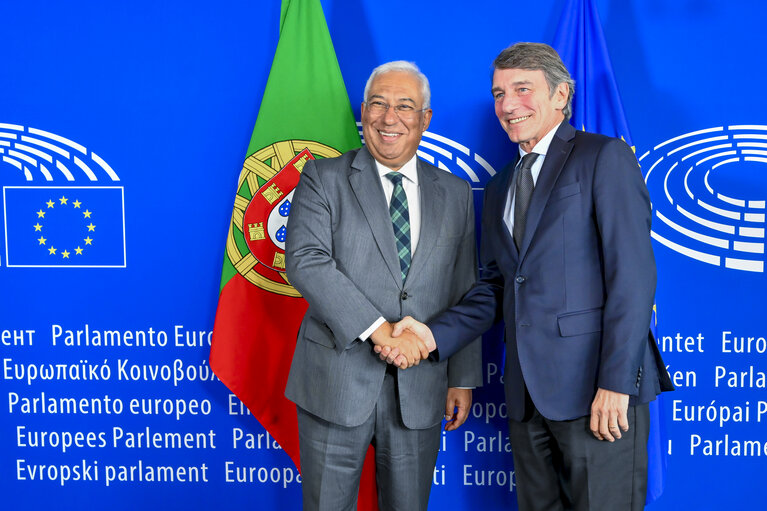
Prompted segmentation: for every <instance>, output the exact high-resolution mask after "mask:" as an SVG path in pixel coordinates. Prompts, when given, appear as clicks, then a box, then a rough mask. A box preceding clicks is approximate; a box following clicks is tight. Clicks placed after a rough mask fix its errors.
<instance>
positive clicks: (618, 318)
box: [593, 139, 656, 395]
mask: <svg viewBox="0 0 767 511" xmlns="http://www.w3.org/2000/svg"><path fill="white" fill-rule="evenodd" d="M594 172H595V174H594V181H593V201H594V211H595V216H596V223H597V228H598V231H599V236H600V239H601V255H602V260H603V271H604V285H605V304H604V311H603V325H602V347H601V352H600V361H599V374H598V386H599V387H600V388H604V389H607V390H612V391H615V392H621V393H623V394H630V395H633V394H636V393H637V391H638V386H637V381H638V377H639V374H638V373H639V370H640V366H641V364H642V360H643V358H644V353H645V350H646V349H647V334H648V330H649V327H650V315H651V311H652V303H653V297H654V295H655V281H656V270H655V258H654V256H653V251H652V243H651V241H650V220H651V210H650V196H649V193H648V191H647V187H646V186H645V183H644V179H643V178H642V173H641V171H640V169H639V165H638V164H637V161H636V157H635V156H634V153H633V151H632V150H631V148H629V147H628V145H626V143H625V142H623V141H620V140H618V139H611V140H610V141H609V142H607V143H606V144H604V145H603V146H602V148H601V150H600V152H599V155H598V156H597V160H596V168H595V171H594Z"/></svg>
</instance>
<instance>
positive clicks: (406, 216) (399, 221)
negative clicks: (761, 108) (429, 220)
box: [386, 172, 410, 282]
mask: <svg viewBox="0 0 767 511" xmlns="http://www.w3.org/2000/svg"><path fill="white" fill-rule="evenodd" d="M386 177H387V178H389V180H391V182H392V183H394V191H393V192H392V194H391V202H390V203H389V214H390V215H391V223H392V227H393V228H394V239H395V240H397V255H398V256H399V267H400V271H401V272H402V282H405V277H407V272H408V270H409V269H410V213H409V212H408V207H407V195H405V189H404V188H402V174H400V173H399V172H389V173H388V174H386Z"/></svg>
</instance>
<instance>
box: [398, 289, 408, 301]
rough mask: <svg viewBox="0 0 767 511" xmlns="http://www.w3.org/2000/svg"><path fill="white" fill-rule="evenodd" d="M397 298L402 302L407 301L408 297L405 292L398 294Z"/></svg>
mask: <svg viewBox="0 0 767 511" xmlns="http://www.w3.org/2000/svg"><path fill="white" fill-rule="evenodd" d="M399 297H400V299H402V300H407V297H408V294H407V291H402V294H400V295H399Z"/></svg>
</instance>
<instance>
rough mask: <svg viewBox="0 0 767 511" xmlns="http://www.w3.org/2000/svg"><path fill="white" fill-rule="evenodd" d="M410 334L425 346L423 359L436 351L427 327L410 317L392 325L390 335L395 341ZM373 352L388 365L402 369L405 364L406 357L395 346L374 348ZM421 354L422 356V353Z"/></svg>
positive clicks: (435, 345) (435, 344)
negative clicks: (425, 350) (425, 351)
mask: <svg viewBox="0 0 767 511" xmlns="http://www.w3.org/2000/svg"><path fill="white" fill-rule="evenodd" d="M412 334H415V335H416V336H417V337H418V338H419V340H420V341H422V342H423V344H424V345H425V346H426V349H427V350H428V352H427V353H426V356H424V357H423V358H424V359H426V358H427V357H428V356H429V353H431V352H432V351H434V350H435V349H437V343H436V341H435V340H434V335H432V333H431V330H430V329H429V327H428V326H426V325H425V324H423V323H421V322H420V321H416V320H415V319H413V318H412V317H411V316H405V317H404V318H402V320H400V321H399V322H397V323H396V324H395V325H394V329H393V331H392V333H391V335H392V336H393V337H395V338H397V339H400V338H401V337H402V336H410V335H412ZM375 352H376V353H378V356H379V357H380V358H381V360H384V361H386V362H387V363H389V364H394V365H396V366H398V367H402V365H403V364H404V363H406V359H407V356H406V355H405V354H404V353H402V352H401V351H400V350H399V349H398V347H397V346H392V345H380V346H376V347H375ZM421 354H422V355H423V351H422V352H421Z"/></svg>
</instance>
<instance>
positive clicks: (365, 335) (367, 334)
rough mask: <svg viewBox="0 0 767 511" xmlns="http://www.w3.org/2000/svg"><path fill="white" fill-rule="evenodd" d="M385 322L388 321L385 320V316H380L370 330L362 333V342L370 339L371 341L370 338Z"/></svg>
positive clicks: (360, 338)
mask: <svg viewBox="0 0 767 511" xmlns="http://www.w3.org/2000/svg"><path fill="white" fill-rule="evenodd" d="M385 321H386V320H385V319H384V318H383V316H378V319H377V320H375V321H374V322H373V324H372V325H370V326H369V327H368V329H367V330H365V331H364V332H362V333H361V334H360V335H359V340H360V341H367V340H368V339H370V336H371V335H373V332H375V331H376V329H377V328H378V327H379V326H381V325H383V324H384V322H385Z"/></svg>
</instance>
